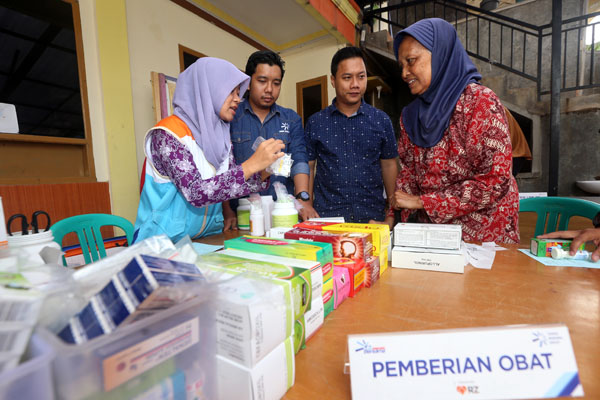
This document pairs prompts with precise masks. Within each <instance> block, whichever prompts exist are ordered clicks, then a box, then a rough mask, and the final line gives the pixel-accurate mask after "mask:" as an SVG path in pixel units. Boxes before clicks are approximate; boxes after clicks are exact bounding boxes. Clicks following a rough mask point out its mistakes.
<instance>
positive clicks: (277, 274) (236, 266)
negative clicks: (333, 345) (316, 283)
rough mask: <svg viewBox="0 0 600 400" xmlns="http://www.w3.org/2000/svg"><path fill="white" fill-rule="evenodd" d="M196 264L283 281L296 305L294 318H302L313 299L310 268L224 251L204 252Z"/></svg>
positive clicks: (234, 273)
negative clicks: (233, 254)
mask: <svg viewBox="0 0 600 400" xmlns="http://www.w3.org/2000/svg"><path fill="white" fill-rule="evenodd" d="M196 265H197V266H198V267H199V268H200V269H201V270H202V268H207V267H208V268H213V269H217V270H220V271H222V272H224V273H227V274H231V275H239V274H242V273H244V272H251V273H254V274H257V275H260V276H262V277H265V278H269V279H274V280H276V281H278V282H281V285H285V286H289V287H290V291H291V293H292V304H293V305H294V309H293V312H294V320H296V319H298V318H300V317H301V316H302V315H303V314H304V312H305V311H306V310H307V309H308V308H309V307H310V301H311V299H312V287H311V279H310V270H307V269H303V268H298V267H290V266H286V265H283V264H276V263H271V262H266V261H256V260H249V259H246V258H241V257H234V256H230V255H228V254H223V253H222V252H216V253H209V254H203V255H201V256H199V257H198V259H197V261H196Z"/></svg>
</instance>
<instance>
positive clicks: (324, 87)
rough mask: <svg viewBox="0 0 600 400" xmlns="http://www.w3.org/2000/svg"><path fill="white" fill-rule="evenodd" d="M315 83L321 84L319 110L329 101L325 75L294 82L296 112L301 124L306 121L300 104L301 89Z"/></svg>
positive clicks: (315, 84) (301, 98) (301, 97)
mask: <svg viewBox="0 0 600 400" xmlns="http://www.w3.org/2000/svg"><path fill="white" fill-rule="evenodd" d="M317 85H320V86H321V110H322V109H324V108H325V107H327V105H328V103H329V101H328V99H327V75H323V76H319V77H317V78H312V79H308V80H306V81H302V82H296V112H297V113H298V115H299V116H300V117H301V118H302V124H303V125H304V123H305V122H306V121H304V114H303V111H304V109H303V106H302V100H303V96H302V90H303V89H304V88H307V87H311V86H317Z"/></svg>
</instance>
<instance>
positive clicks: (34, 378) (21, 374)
mask: <svg viewBox="0 0 600 400" xmlns="http://www.w3.org/2000/svg"><path fill="white" fill-rule="evenodd" d="M53 358H54V351H53V350H52V348H51V347H50V346H49V345H48V344H47V343H45V342H44V341H42V340H41V339H40V337H39V336H37V335H36V334H33V335H32V336H31V340H30V341H29V346H28V348H27V351H26V352H25V360H26V361H25V362H23V363H22V364H20V365H19V366H17V367H16V368H14V369H12V370H10V371H7V372H4V373H3V374H0V399H36V400H52V399H54V389H53V386H52V371H51V363H52V359H53Z"/></svg>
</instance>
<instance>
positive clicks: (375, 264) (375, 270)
mask: <svg viewBox="0 0 600 400" xmlns="http://www.w3.org/2000/svg"><path fill="white" fill-rule="evenodd" d="M380 275H381V274H380V272H379V257H375V256H369V257H367V259H366V260H365V287H366V288H370V287H372V286H373V285H374V284H375V282H377V280H378V279H379V276H380Z"/></svg>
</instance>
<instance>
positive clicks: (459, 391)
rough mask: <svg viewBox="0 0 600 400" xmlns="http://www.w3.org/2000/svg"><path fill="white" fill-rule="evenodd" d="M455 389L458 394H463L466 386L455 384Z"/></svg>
mask: <svg viewBox="0 0 600 400" xmlns="http://www.w3.org/2000/svg"><path fill="white" fill-rule="evenodd" d="M456 391H457V392H458V393H460V394H465V392H466V391H467V387H466V386H457V387H456Z"/></svg>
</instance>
